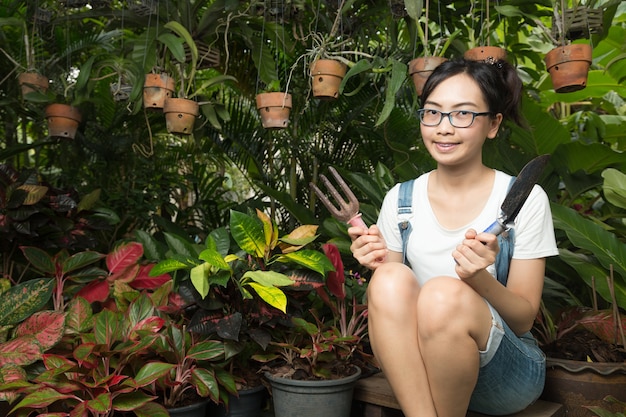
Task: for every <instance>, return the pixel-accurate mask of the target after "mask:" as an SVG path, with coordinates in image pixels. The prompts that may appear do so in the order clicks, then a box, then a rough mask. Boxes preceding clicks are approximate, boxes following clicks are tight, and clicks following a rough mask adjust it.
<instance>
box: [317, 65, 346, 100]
mask: <svg viewBox="0 0 626 417" xmlns="http://www.w3.org/2000/svg"><path fill="white" fill-rule="evenodd" d="M346 71H347V66H346V65H345V64H344V63H342V62H339V61H336V60H334V59H318V60H317V61H315V62H313V63H312V64H311V79H312V83H313V96H314V97H317V98H320V99H325V100H332V99H336V98H337V97H339V86H340V85H341V81H342V80H343V77H344V76H345V75H346Z"/></svg>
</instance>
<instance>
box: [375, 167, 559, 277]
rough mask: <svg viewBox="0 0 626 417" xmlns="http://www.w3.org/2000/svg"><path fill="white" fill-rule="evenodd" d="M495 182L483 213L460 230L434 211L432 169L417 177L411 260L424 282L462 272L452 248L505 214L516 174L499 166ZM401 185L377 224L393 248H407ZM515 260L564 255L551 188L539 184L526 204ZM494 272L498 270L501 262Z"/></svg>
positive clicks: (519, 223)
mask: <svg viewBox="0 0 626 417" xmlns="http://www.w3.org/2000/svg"><path fill="white" fill-rule="evenodd" d="M495 172H496V176H495V181H494V187H493V190H492V191H491V195H490V196H489V200H488V201H487V204H485V206H484V208H483V210H482V212H481V213H480V214H479V215H478V217H476V218H475V219H473V220H472V221H471V222H470V223H468V224H467V225H465V226H462V227H460V228H458V229H455V230H449V229H445V228H444V227H442V226H441V225H440V224H439V222H438V221H437V218H436V216H435V214H434V213H433V210H432V207H431V205H430V201H429V199H428V194H427V185H428V177H429V175H430V172H428V173H426V174H423V175H421V176H420V177H419V178H417V179H416V180H415V182H414V185H413V187H414V188H413V204H412V209H413V214H412V216H411V219H410V222H411V226H412V232H411V235H410V237H409V242H408V249H407V259H408V261H409V262H410V264H411V267H412V268H413V271H414V272H415V275H416V276H417V279H418V281H419V282H420V284H422V285H423V284H424V283H425V282H426V281H427V280H428V279H430V278H433V277H436V276H441V275H445V276H452V277H457V274H456V272H455V270H454V267H455V262H454V259H453V258H452V252H453V251H454V249H455V248H456V246H457V245H458V244H459V243H460V242H462V241H463V239H464V238H465V232H466V231H467V229H469V228H473V229H475V230H476V231H478V232H481V231H483V230H485V229H486V228H487V227H488V226H489V225H491V224H492V223H493V222H494V221H495V220H496V219H497V218H498V216H499V214H500V206H501V205H502V202H503V201H504V198H505V196H506V194H507V191H508V188H509V183H510V180H511V176H510V175H508V174H505V173H504V172H500V171H495ZM399 189H400V185H399V184H396V185H395V186H394V187H393V188H392V189H391V190H390V191H389V192H388V193H387V195H386V196H385V200H384V201H383V205H382V208H381V211H380V215H379V217H378V222H377V225H378V227H379V228H380V230H381V233H382V235H383V237H384V238H385V242H386V243H387V248H388V249H389V250H391V251H395V252H402V238H401V236H400V231H399V228H398V222H399V221H398V191H399ZM514 228H515V249H514V255H513V258H515V259H535V258H543V257H547V256H554V255H557V254H558V249H557V247H556V241H555V237H554V228H553V224H552V213H551V212H550V203H549V200H548V196H547V195H546V193H545V191H544V190H543V189H542V188H541V187H540V186H538V185H535V187H534V188H533V190H532V191H531V193H530V195H529V196H528V199H527V200H526V202H525V203H524V206H523V207H522V209H521V210H520V212H519V214H518V216H517V218H516V219H515V224H514ZM488 271H489V272H490V273H491V274H492V275H494V276H495V275H496V273H495V266H494V265H491V266H490V267H489V268H488Z"/></svg>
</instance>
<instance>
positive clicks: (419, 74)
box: [409, 56, 447, 96]
mask: <svg viewBox="0 0 626 417" xmlns="http://www.w3.org/2000/svg"><path fill="white" fill-rule="evenodd" d="M445 61H447V58H443V57H439V56H425V57H422V58H415V59H413V60H411V61H409V75H410V76H411V79H412V80H413V84H414V85H415V91H417V95H418V96H421V95H422V90H423V89H424V84H425V83H426V80H427V79H428V77H430V74H432V72H433V70H434V69H435V68H437V67H438V66H439V64H441V63H442V62H445Z"/></svg>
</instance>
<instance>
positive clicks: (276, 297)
mask: <svg viewBox="0 0 626 417" xmlns="http://www.w3.org/2000/svg"><path fill="white" fill-rule="evenodd" d="M290 281H291V280H290ZM246 285H248V286H250V287H251V288H252V289H254V291H256V293H257V294H258V295H259V297H261V299H262V300H263V301H265V302H266V303H267V304H269V305H271V306H272V307H274V308H277V309H279V310H280V311H282V312H283V313H286V312H287V296H286V295H285V293H284V292H282V291H281V290H280V288H276V287H266V286H265V285H261V284H257V283H256V282H248V283H247V284H246Z"/></svg>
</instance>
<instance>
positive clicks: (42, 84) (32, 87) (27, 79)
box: [17, 72, 50, 97]
mask: <svg viewBox="0 0 626 417" xmlns="http://www.w3.org/2000/svg"><path fill="white" fill-rule="evenodd" d="M17 80H18V82H19V84H20V87H21V88H22V97H24V96H26V95H27V94H29V93H34V92H35V91H38V92H40V93H45V92H46V91H48V85H49V83H50V81H49V80H48V77H46V76H45V75H41V74H37V73H36V72H23V73H21V74H20V75H19V76H18V77H17Z"/></svg>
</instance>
